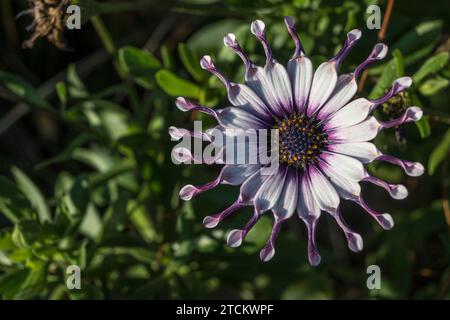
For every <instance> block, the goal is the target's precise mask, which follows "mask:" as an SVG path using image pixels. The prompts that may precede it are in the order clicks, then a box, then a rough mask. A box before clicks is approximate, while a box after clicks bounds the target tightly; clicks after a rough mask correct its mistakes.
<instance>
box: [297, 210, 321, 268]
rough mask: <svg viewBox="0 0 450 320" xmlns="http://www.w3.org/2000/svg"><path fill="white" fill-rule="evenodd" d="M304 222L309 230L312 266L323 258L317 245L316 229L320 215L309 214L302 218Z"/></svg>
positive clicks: (309, 256)
mask: <svg viewBox="0 0 450 320" xmlns="http://www.w3.org/2000/svg"><path fill="white" fill-rule="evenodd" d="M302 220H303V222H304V223H305V224H306V229H307V231H308V259H309V263H310V264H311V265H312V266H317V265H319V263H320V260H322V258H321V257H320V254H319V250H317V245H316V230H317V221H318V217H316V216H308V217H306V218H302Z"/></svg>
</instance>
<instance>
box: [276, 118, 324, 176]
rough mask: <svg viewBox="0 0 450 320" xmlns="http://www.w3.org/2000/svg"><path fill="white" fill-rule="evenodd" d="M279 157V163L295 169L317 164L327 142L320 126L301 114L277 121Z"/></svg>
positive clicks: (315, 121)
mask: <svg viewBox="0 0 450 320" xmlns="http://www.w3.org/2000/svg"><path fill="white" fill-rule="evenodd" d="M275 129H278V130H279V157H280V160H281V162H283V163H285V164H287V165H289V166H293V167H296V168H303V169H304V168H305V167H306V166H307V165H308V164H313V163H317V160H318V156H319V155H320V154H321V153H322V151H323V150H324V149H325V147H326V145H327V143H328V141H327V135H326V134H325V133H324V132H323V130H322V126H321V125H320V124H319V123H318V121H317V120H315V119H309V118H308V117H306V116H305V114H303V113H293V114H292V115H291V116H290V117H289V118H286V119H284V120H278V121H277V124H276V125H275Z"/></svg>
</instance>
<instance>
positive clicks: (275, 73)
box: [264, 60, 293, 114]
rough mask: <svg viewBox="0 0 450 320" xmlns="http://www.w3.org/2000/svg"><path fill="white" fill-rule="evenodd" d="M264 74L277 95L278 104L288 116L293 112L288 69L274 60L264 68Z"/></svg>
mask: <svg viewBox="0 0 450 320" xmlns="http://www.w3.org/2000/svg"><path fill="white" fill-rule="evenodd" d="M264 72H265V74H266V77H267V79H268V80H269V83H270V85H271V86H272V90H273V92H275V93H276V98H277V103H278V105H279V106H281V107H282V108H283V109H284V111H285V112H286V114H289V113H291V112H292V111H293V107H292V106H293V103H292V90H291V81H290V80H289V75H288V73H287V71H286V69H285V68H284V67H283V65H281V64H280V63H278V62H277V61H276V60H273V61H272V62H271V63H268V64H267V65H266V66H265V67H264Z"/></svg>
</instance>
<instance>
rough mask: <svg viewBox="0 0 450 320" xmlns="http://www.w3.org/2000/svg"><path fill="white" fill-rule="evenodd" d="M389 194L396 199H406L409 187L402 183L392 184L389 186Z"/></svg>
mask: <svg viewBox="0 0 450 320" xmlns="http://www.w3.org/2000/svg"><path fill="white" fill-rule="evenodd" d="M389 194H390V195H391V197H392V198H394V199H396V200H402V199H405V198H406V197H407V196H408V189H406V187H405V186H404V185H402V184H397V185H391V186H390V188H389Z"/></svg>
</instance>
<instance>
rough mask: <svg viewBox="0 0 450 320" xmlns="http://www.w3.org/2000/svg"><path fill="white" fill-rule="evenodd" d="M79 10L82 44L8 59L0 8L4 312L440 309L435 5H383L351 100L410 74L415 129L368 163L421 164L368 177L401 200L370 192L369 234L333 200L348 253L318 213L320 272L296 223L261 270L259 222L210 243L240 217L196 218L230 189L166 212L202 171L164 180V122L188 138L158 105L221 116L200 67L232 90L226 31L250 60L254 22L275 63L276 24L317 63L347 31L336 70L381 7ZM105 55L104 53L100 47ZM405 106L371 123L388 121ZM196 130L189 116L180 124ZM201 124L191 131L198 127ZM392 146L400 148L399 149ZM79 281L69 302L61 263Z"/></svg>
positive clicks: (445, 115) (122, 4)
mask: <svg viewBox="0 0 450 320" xmlns="http://www.w3.org/2000/svg"><path fill="white" fill-rule="evenodd" d="M72 3H77V4H79V5H80V6H81V8H82V14H83V22H84V24H83V26H82V29H81V30H75V31H66V32H65V38H66V40H67V43H68V46H69V48H70V49H69V50H58V49H56V48H55V47H54V46H52V45H51V44H49V43H48V42H47V41H45V39H39V40H38V41H36V43H35V45H34V47H33V48H32V49H22V48H21V42H22V41H24V40H25V39H27V38H28V37H29V34H28V33H27V31H26V30H25V27H26V25H28V24H29V23H31V19H30V18H29V17H22V18H20V19H18V20H16V19H15V16H16V15H17V14H18V13H19V12H20V11H22V10H24V9H26V8H27V7H28V5H27V3H26V1H25V0H2V1H1V4H0V10H1V23H0V70H1V71H0V104H1V108H0V148H1V149H0V150H1V153H0V173H1V177H0V212H1V215H0V295H1V297H2V298H4V299H30V298H41V299H87V298H90V299H92V298H93V299H105V298H106V299H112V298H127V299H128V298H144V299H155V298H156V299H167V298H194V299H202V298H237V299H240V298H242V299H254V298H256V299H260V298H276V299H315V298H320V299H331V298H339V299H366V298H387V299H397V298H413V299H425V298H426V299H448V298H450V290H449V288H450V268H449V259H450V234H449V225H448V223H449V221H450V217H449V216H447V219H448V220H447V222H446V214H447V215H449V214H450V212H449V208H448V192H449V190H448V188H449V187H448V186H449V183H448V181H449V174H448V165H449V161H448V153H449V149H450V129H449V123H450V110H449V105H450V101H449V100H450V94H449V90H448V86H449V81H450V66H449V64H448V63H447V62H448V56H449V51H450V33H449V23H450V17H449V15H450V10H449V9H450V8H449V6H448V3H446V2H445V1H428V2H426V3H424V2H423V1H418V0H414V1H396V2H395V4H394V9H393V12H392V16H391V19H390V21H389V27H388V30H387V33H386V40H385V42H386V43H387V44H388V45H389V48H390V51H389V54H388V57H387V58H386V59H385V61H384V62H380V63H378V64H376V65H375V66H374V67H372V68H371V69H370V72H369V74H368V77H367V80H366V82H365V85H364V88H363V91H362V92H361V93H360V94H361V95H363V96H365V95H369V96H371V97H376V96H380V95H381V94H383V92H384V91H385V90H386V89H387V88H388V87H389V86H390V84H391V83H392V81H393V79H395V78H397V77H399V76H403V75H412V76H413V78H414V80H415V82H414V86H413V88H411V89H410V90H409V91H408V95H407V97H404V99H406V100H410V101H412V104H414V105H419V106H421V107H423V109H424V112H425V114H426V117H425V120H423V121H421V122H420V123H419V124H418V126H415V125H414V124H412V125H408V126H407V127H406V129H405V130H404V131H403V132H400V133H399V132H397V133H396V132H395V131H393V130H389V132H386V133H384V134H383V135H382V136H380V137H379V138H377V145H378V146H379V147H380V148H381V149H382V151H384V152H389V153H392V154H395V155H398V156H400V157H402V158H405V159H410V160H415V161H421V162H422V163H424V164H425V166H426V167H427V168H428V170H427V173H426V174H425V175H424V176H422V177H420V178H419V179H416V178H408V177H406V176H405V175H404V174H403V172H402V171H400V170H399V169H397V168H394V167H393V166H391V165H385V164H381V163H376V164H373V165H371V167H370V170H371V172H374V173H375V174H377V175H378V176H380V177H382V178H385V179H387V180H389V181H391V182H401V183H403V184H405V185H406V186H407V187H408V189H409V191H410V196H409V198H407V199H406V200H403V201H394V200H392V199H390V198H389V196H388V195H387V194H386V193H385V192H384V191H383V190H379V189H378V188H373V187H371V186H368V185H367V186H365V188H364V194H365V195H367V197H368V198H369V201H370V203H372V204H373V206H375V207H376V208H378V209H380V210H386V212H390V213H392V215H393V217H394V219H395V223H396V227H395V228H394V229H393V230H391V231H382V230H381V229H380V227H379V226H378V225H376V224H375V222H374V221H372V220H371V218H370V217H369V216H368V215H366V214H364V213H363V211H362V210H361V209H360V208H358V207H357V206H354V205H352V204H349V203H345V204H344V209H343V212H344V214H345V216H346V219H347V220H348V221H349V224H350V225H351V226H353V227H354V228H355V229H356V230H357V231H358V232H360V233H361V234H362V235H363V238H364V240H365V248H364V251H363V252H362V253H360V254H354V253H352V252H350V251H349V250H348V249H347V248H346V243H345V238H344V237H343V234H342V233H341V232H340V230H338V227H337V226H336V225H335V224H334V222H333V221H332V220H331V219H330V218H329V217H327V216H326V215H323V216H322V218H321V220H320V223H319V224H320V226H319V235H318V239H319V246H320V250H321V253H322V256H323V259H322V263H321V265H320V266H319V267H316V268H313V267H310V266H309V264H308V263H307V258H306V246H305V241H306V236H305V230H304V227H303V225H302V224H301V223H299V221H298V220H297V219H295V218H293V219H291V221H289V223H288V225H287V227H286V228H284V229H283V232H282V233H281V235H280V237H279V242H278V245H277V254H276V256H275V258H274V259H273V260H272V261H270V262H269V263H261V262H260V261H259V257H258V252H259V249H260V248H261V247H262V246H263V244H264V243H265V241H266V238H267V237H268V234H269V230H270V228H271V219H270V218H267V219H262V221H260V222H259V223H258V225H257V226H256V227H255V229H254V230H253V231H252V232H251V233H250V234H249V237H248V241H246V243H245V245H243V246H242V248H238V249H230V248H227V247H226V245H225V236H226V232H227V230H230V229H232V228H235V227H238V226H241V225H242V224H243V223H244V221H246V218H248V216H249V214H250V212H247V211H245V213H244V212H242V213H241V214H238V215H236V217H233V218H232V219H230V220H227V221H226V222H225V223H223V224H222V225H221V226H220V227H219V228H217V229H216V230H212V231H211V230H206V229H204V228H203V227H202V225H201V221H202V218H203V217H204V216H205V215H207V214H211V213H213V212H215V211H218V210H220V209H221V208H223V207H225V206H226V205H227V204H230V203H231V202H232V201H233V199H234V197H235V196H236V194H237V190H236V188H230V187H226V186H223V187H220V188H217V190H214V191H210V192H207V193H205V194H204V195H202V196H201V197H199V198H198V199H195V200H194V201H191V202H181V201H180V200H179V199H178V197H177V194H178V191H179V189H180V186H182V185H184V184H186V183H188V182H194V183H204V182H207V181H209V179H212V178H213V177H214V176H215V175H216V174H217V173H218V168H216V167H206V166H175V165H173V164H172V162H171V161H170V150H171V148H172V146H173V145H174V143H173V142H171V141H170V137H169V136H168V134H167V128H168V127H169V126H170V125H177V126H182V127H189V126H190V125H191V121H192V116H191V115H186V114H183V113H181V112H179V111H178V110H177V109H176V107H175V105H174V97H176V96H179V95H181V96H185V97H191V98H194V99H197V100H199V101H201V102H202V103H204V104H206V105H209V106H216V105H222V106H223V105H224V104H225V103H226V102H225V101H226V100H225V92H224V88H223V87H222V86H221V85H220V84H219V83H218V81H217V80H216V79H214V78H213V77H211V76H210V75H209V74H207V73H206V72H204V71H203V70H201V69H200V68H199V65H198V60H199V57H200V56H201V55H203V54H210V55H212V56H213V57H214V58H215V60H216V62H217V64H218V65H219V66H220V67H221V68H222V69H223V70H224V71H225V72H226V73H227V74H228V75H230V77H231V78H233V79H234V80H242V78H243V68H242V66H241V63H240V61H239V60H238V59H237V58H236V57H235V56H234V55H233V54H232V53H231V52H230V50H228V49H226V48H223V45H222V37H223V36H224V35H225V34H226V33H228V32H234V33H236V35H237V37H238V39H239V40H240V42H241V43H242V44H243V45H244V47H245V49H246V50H247V51H248V52H249V53H251V58H252V59H254V60H255V61H257V62H259V63H261V62H262V61H263V55H262V50H261V48H260V47H259V46H258V45H257V43H256V42H255V41H254V39H253V38H252V37H251V34H250V32H249V24H250V22H251V21H252V20H254V19H256V18H261V19H263V20H264V21H265V22H266V25H267V26H268V29H269V34H268V36H269V40H271V43H272V46H273V49H274V51H275V53H276V56H277V57H278V58H279V60H280V61H282V62H286V61H287V59H288V58H289V56H290V55H291V53H292V50H293V44H292V43H291V41H290V38H289V37H288V33H287V32H286V30H285V28H284V25H283V22H282V17H283V16H284V15H292V16H294V17H295V18H296V20H297V22H298V29H299V31H300V34H301V37H302V40H303V42H304V45H305V47H306V51H307V53H308V54H309V55H310V56H311V57H312V59H313V62H314V64H315V65H317V64H318V63H320V62H321V61H324V60H325V59H326V58H327V57H330V56H331V55H333V54H334V53H335V52H336V51H337V50H338V49H339V46H340V45H341V44H342V42H343V39H344V38H345V32H346V31H348V30H350V29H352V28H355V27H358V28H360V29H361V30H362V31H363V38H362V40H361V41H360V43H359V44H358V46H357V48H356V49H354V50H353V52H352V53H351V54H350V55H349V57H348V58H347V59H346V60H345V62H344V65H343V71H349V70H352V69H353V68H354V67H355V66H356V65H357V64H358V63H359V62H360V61H361V60H362V59H363V58H364V57H365V56H367V54H368V53H369V52H370V50H371V48H372V46H373V45H374V44H375V43H376V42H377V34H378V30H368V29H367V28H366V27H365V25H366V24H365V19H366V18H367V15H366V14H365V11H366V8H367V6H368V5H369V4H373V3H378V4H379V5H380V7H381V9H382V12H384V11H385V8H386V3H387V2H386V1H379V2H377V1H357V0H350V1H325V0H287V1H281V0H257V1H244V0H225V1H218V0H184V1H177V2H175V1H148V0H135V1H112V0H109V1H98V2H94V1H91V0H77V1H75V0H74V1H72ZM105 48H106V50H105ZM403 102H404V101H395V102H394V101H393V102H392V103H390V104H389V105H387V106H385V108H384V109H383V110H382V111H381V112H380V116H381V117H384V118H388V117H390V116H392V114H394V113H396V112H398V110H399V109H401V108H402V107H403V106H402V103H403ZM194 117H200V116H199V115H194ZM204 120H205V121H207V119H206V118H205V119H204ZM399 137H403V139H400V140H401V141H399ZM71 264H77V265H79V266H80V267H81V268H82V290H72V291H70V290H67V289H66V286H65V279H66V277H67V275H66V273H65V270H66V267H67V266H68V265H71ZM371 264H377V265H379V266H380V267H381V270H382V289H381V290H373V291H370V290H368V289H367V287H366V278H367V274H366V268H367V266H369V265H371Z"/></svg>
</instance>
